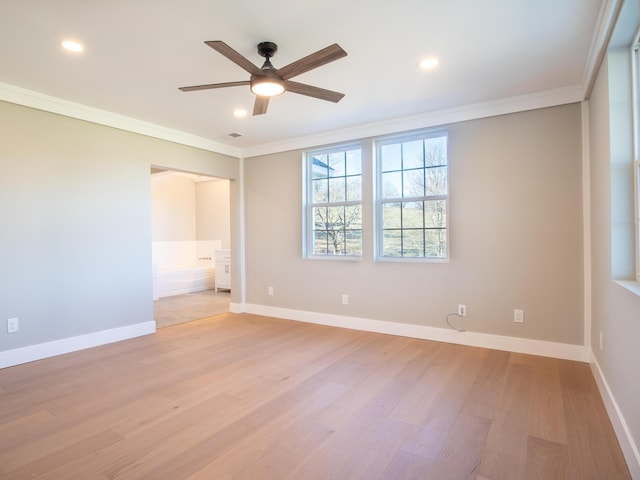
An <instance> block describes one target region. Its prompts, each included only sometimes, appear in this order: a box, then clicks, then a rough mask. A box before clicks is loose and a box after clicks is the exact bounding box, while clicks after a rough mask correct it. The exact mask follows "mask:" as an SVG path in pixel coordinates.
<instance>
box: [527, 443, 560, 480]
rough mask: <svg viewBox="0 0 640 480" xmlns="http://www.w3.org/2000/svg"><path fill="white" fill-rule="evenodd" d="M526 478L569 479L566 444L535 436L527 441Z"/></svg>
mask: <svg viewBox="0 0 640 480" xmlns="http://www.w3.org/2000/svg"><path fill="white" fill-rule="evenodd" d="M526 478H527V480H538V479H547V478H548V479H550V480H569V479H570V478H571V477H570V466H569V452H568V450H567V446H566V445H563V444H559V443H555V442H550V441H547V440H543V439H540V438H536V437H529V439H528V442H527V471H526Z"/></svg>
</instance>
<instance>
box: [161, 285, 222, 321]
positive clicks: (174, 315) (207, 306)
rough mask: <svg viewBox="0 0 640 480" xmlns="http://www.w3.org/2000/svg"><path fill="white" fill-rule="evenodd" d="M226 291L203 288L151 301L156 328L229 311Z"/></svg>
mask: <svg viewBox="0 0 640 480" xmlns="http://www.w3.org/2000/svg"><path fill="white" fill-rule="evenodd" d="M230 299H231V294H230V293H229V292H228V291H218V292H216V291H215V290H204V291H202V292H193V293H184V294H182V295H172V296H170V297H162V298H159V299H158V300H155V301H154V302H153V319H154V320H155V321H156V327H157V328H164V327H170V326H171V325H177V324H179V323H185V322H192V321H193V320H199V319H201V318H207V317H213V316H214V315H220V314H221V313H227V312H228V311H229V301H230Z"/></svg>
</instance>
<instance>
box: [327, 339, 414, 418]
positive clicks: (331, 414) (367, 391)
mask: <svg viewBox="0 0 640 480" xmlns="http://www.w3.org/2000/svg"><path fill="white" fill-rule="evenodd" d="M421 352H422V350H421V349H418V348H415V347H411V346H407V348H405V349H403V350H401V351H400V352H398V353H397V354H395V355H392V356H391V358H389V359H388V361H387V362H385V363H384V364H383V365H381V366H380V367H379V368H378V369H376V370H375V371H373V372H372V373H371V374H369V375H368V376H366V377H365V378H363V379H362V381H360V382H358V383H357V384H356V385H354V386H353V387H352V388H350V389H349V390H348V391H347V393H345V395H344V396H342V397H341V398H340V399H338V400H336V401H335V402H333V403H332V404H331V405H330V406H328V407H327V408H326V409H325V410H323V411H322V412H321V413H320V414H319V415H318V416H317V417H316V418H315V420H316V422H318V423H321V424H323V425H326V426H328V427H333V428H338V427H339V426H340V425H342V424H343V423H344V422H345V421H346V420H347V419H348V418H350V417H351V416H352V415H354V414H355V413H356V412H357V411H358V410H359V409H360V408H362V407H363V406H364V405H365V404H366V403H367V402H368V401H369V400H370V399H371V397H373V396H374V395H376V393H377V392H379V391H380V390H381V389H382V388H383V387H384V386H385V385H387V384H388V383H389V382H390V381H391V379H393V378H394V376H395V375H396V374H397V373H398V372H400V371H401V370H402V369H404V368H406V366H407V364H408V363H409V362H410V361H411V360H413V359H414V358H416V357H417V356H418V355H419V354H420V353H421Z"/></svg>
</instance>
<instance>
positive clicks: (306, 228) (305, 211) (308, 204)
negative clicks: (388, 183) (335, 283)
mask: <svg viewBox="0 0 640 480" xmlns="http://www.w3.org/2000/svg"><path fill="white" fill-rule="evenodd" d="M354 149H358V150H360V153H361V156H360V158H361V161H362V150H363V145H362V142H349V143H341V144H337V145H330V146H328V147H327V148H316V149H314V150H308V151H305V152H303V153H302V198H303V200H304V205H303V208H302V225H303V229H302V258H303V259H306V260H338V261H341V262H345V261H346V262H354V261H355V262H360V261H362V256H363V255H362V254H360V255H316V254H314V253H313V248H312V246H311V243H310V242H312V239H313V215H312V213H311V209H312V208H313V206H317V205H318V204H313V201H312V200H313V199H312V198H311V195H312V192H311V191H310V188H309V187H310V185H309V176H308V175H309V158H310V157H311V156H312V155H314V154H328V153H335V152H343V151H345V150H354ZM363 168H364V166H363V165H361V173H360V175H361V178H362V182H364V178H365V177H364V174H363ZM361 188H362V185H361ZM361 193H362V192H361ZM363 201H364V198H363V196H362V195H361V196H360V201H359V202H358V201H351V202H349V201H346V202H342V203H341V204H342V205H360V206H361V208H362V207H363V206H364V204H363ZM363 228H364V226H363ZM362 250H363V251H364V245H362Z"/></svg>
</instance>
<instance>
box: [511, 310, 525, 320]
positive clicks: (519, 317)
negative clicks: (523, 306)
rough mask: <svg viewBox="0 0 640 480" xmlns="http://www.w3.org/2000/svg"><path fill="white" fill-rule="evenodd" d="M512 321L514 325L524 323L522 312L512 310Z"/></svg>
mask: <svg viewBox="0 0 640 480" xmlns="http://www.w3.org/2000/svg"><path fill="white" fill-rule="evenodd" d="M513 321H514V322H516V323H524V310H518V309H516V310H514V311H513Z"/></svg>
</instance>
